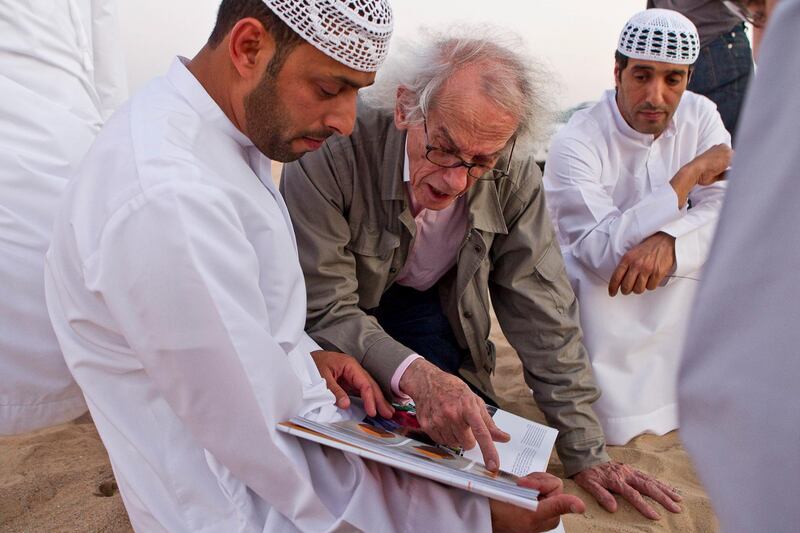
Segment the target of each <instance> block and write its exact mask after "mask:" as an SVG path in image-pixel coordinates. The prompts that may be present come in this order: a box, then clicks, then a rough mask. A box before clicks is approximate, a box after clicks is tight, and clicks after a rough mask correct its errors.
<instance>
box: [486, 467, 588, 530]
mask: <svg viewBox="0 0 800 533" xmlns="http://www.w3.org/2000/svg"><path fill="white" fill-rule="evenodd" d="M518 485H520V486H522V487H527V488H530V489H536V490H538V491H539V507H538V508H537V509H536V510H535V511H529V510H527V509H521V508H520V507H516V506H514V505H511V504H510V503H504V502H498V501H496V500H489V508H490V509H491V513H492V530H493V531H494V532H495V533H498V532H509V533H516V532H525V533H529V532H537V531H548V530H551V529H555V528H556V527H557V526H558V521H559V519H560V517H561V515H563V514H567V513H582V512H584V511H585V510H586V505H585V504H584V503H583V501H581V499H580V498H578V497H577V496H572V495H570V494H563V488H564V484H563V483H562V481H561V480H560V479H558V478H557V477H555V476H553V475H550V474H547V473H544V472H537V473H533V474H529V475H527V476H525V477H524V478H522V479H520V481H519V483H518Z"/></svg>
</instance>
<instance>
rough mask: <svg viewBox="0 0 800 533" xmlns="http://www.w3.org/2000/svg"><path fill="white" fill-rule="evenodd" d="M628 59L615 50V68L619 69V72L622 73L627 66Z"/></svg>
mask: <svg viewBox="0 0 800 533" xmlns="http://www.w3.org/2000/svg"><path fill="white" fill-rule="evenodd" d="M628 59H629V57H628V56H626V55H625V54H623V53H622V52H620V51H619V50H617V51H616V52H614V61H615V62H616V63H617V67H619V71H620V72H622V71H623V70H625V68H626V67H627V66H628Z"/></svg>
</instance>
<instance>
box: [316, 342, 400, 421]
mask: <svg viewBox="0 0 800 533" xmlns="http://www.w3.org/2000/svg"><path fill="white" fill-rule="evenodd" d="M311 357H313V358H314V363H315V364H316V365H317V369H318V370H319V373H320V375H321V376H322V378H323V379H324V380H325V383H326V384H327V385H328V389H330V391H331V392H332V393H333V395H334V396H335V397H336V405H337V407H339V408H340V409H347V408H348V407H350V397H349V393H357V394H358V395H359V396H360V397H361V400H362V401H363V402H364V410H365V411H366V412H367V414H368V415H369V416H375V415H376V414H380V415H381V416H382V417H384V418H391V417H392V415H393V414H394V408H393V407H392V406H391V404H390V403H389V402H387V401H386V398H384V397H383V393H382V392H381V388H380V386H379V385H378V384H377V383H376V382H375V380H374V379H372V376H370V375H369V374H368V373H367V371H366V370H364V367H362V366H361V365H360V364H359V363H358V361H356V360H355V359H354V358H353V357H351V356H349V355H345V354H343V353H338V352H327V351H324V350H317V351H316V352H311Z"/></svg>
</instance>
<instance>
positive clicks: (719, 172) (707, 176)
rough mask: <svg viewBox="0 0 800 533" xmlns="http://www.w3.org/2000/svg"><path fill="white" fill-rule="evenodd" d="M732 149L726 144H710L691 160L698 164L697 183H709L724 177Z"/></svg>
mask: <svg viewBox="0 0 800 533" xmlns="http://www.w3.org/2000/svg"><path fill="white" fill-rule="evenodd" d="M731 159H733V150H732V149H731V147H730V146H728V145H727V144H717V145H715V146H712V147H711V148H709V149H708V150H706V151H705V152H703V153H702V154H700V155H699V156H697V157H695V158H694V160H693V161H692V163H693V164H695V165H699V169H700V170H699V175H698V178H697V184H698V185H711V184H712V183H714V182H716V181H719V180H721V179H725V171H726V170H728V167H730V166H731Z"/></svg>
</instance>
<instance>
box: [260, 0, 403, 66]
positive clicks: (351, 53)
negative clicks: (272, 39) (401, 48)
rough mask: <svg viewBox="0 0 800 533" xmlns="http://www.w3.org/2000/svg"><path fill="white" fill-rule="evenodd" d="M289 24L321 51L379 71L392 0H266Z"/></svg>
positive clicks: (388, 34) (390, 24) (385, 50)
mask: <svg viewBox="0 0 800 533" xmlns="http://www.w3.org/2000/svg"><path fill="white" fill-rule="evenodd" d="M264 3H265V4H267V6H268V7H269V8H270V9H271V10H272V11H273V13H275V14H276V15H277V16H278V17H279V18H280V19H281V20H282V21H283V22H285V23H286V25H287V26H289V27H290V28H292V29H293V30H294V31H295V32H296V33H297V34H298V35H300V36H301V37H302V38H303V39H305V40H306V41H308V42H309V43H310V44H312V45H313V46H314V47H316V48H317V49H318V50H320V51H321V52H323V53H325V54H326V55H328V56H330V57H332V58H333V59H335V60H336V61H338V62H340V63H342V64H344V65H347V66H348V67H350V68H353V69H355V70H360V71H362V72H375V71H376V70H378V67H380V66H381V63H383V60H384V59H386V54H387V53H388V51H389V38H390V37H391V36H392V27H393V17H392V8H391V7H390V6H389V2H388V0H264Z"/></svg>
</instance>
